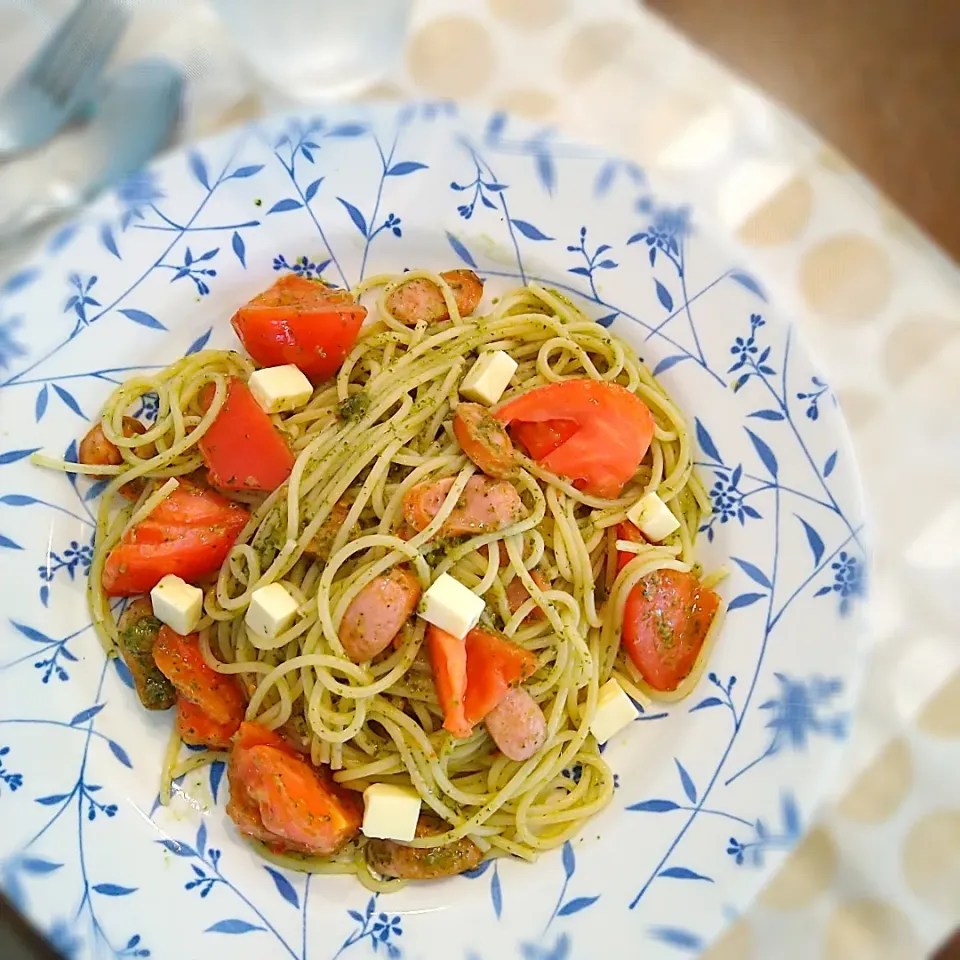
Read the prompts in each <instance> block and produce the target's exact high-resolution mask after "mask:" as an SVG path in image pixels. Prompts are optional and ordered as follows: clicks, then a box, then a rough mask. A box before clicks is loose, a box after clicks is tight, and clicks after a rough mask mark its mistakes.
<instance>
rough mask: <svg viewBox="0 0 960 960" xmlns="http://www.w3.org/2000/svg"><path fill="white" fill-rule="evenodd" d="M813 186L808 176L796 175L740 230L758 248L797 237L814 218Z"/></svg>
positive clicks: (744, 237)
mask: <svg viewBox="0 0 960 960" xmlns="http://www.w3.org/2000/svg"><path fill="white" fill-rule="evenodd" d="M812 210H813V188H812V187H811V186H810V181H809V180H807V179H806V177H794V178H793V179H792V180H790V181H789V182H788V183H786V184H784V186H783V187H782V188H781V189H780V190H778V191H777V192H776V193H775V194H774V195H773V196H772V197H771V198H770V199H769V200H767V202H766V203H764V204H763V206H761V207H760V208H759V209H758V210H757V211H756V212H755V213H753V214H751V215H750V217H748V218H747V220H746V222H745V223H744V224H743V225H742V226H741V227H740V229H739V230H738V231H737V235H738V236H739V237H740V239H741V240H742V241H743V242H744V243H747V244H750V245H751V246H755V247H769V246H772V245H773V244H776V243H788V242H789V241H790V240H794V239H796V238H797V237H798V236H799V235H800V232H801V231H802V230H803V228H804V227H805V226H806V225H807V221H808V220H809V219H810V212H811V211H812Z"/></svg>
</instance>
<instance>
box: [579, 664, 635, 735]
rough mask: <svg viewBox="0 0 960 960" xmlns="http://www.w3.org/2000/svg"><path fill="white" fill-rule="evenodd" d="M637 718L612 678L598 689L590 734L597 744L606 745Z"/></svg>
mask: <svg viewBox="0 0 960 960" xmlns="http://www.w3.org/2000/svg"><path fill="white" fill-rule="evenodd" d="M636 718H637V708H636V707H635V706H634V705H633V701H632V700H631V699H630V698H629V697H628V696H627V695H626V694H625V693H624V692H623V687H621V686H620V684H619V683H617V681H616V680H614V679H613V678H612V677H611V678H610V679H609V680H608V681H607V682H606V683H605V684H604V685H603V686H602V687H601V688H600V696H599V697H598V699H597V712H596V713H595V714H594V715H593V722H592V723H591V724H590V732H591V733H592V734H593V735H594V736H595V737H596V738H597V743H606V742H607V741H608V740H609V739H610V738H611V737H612V736H613V735H614V734H616V733H619V732H620V731H621V730H622V729H623V728H624V727H626V726H628V725H629V724H630V723H631V721H633V720H635V719H636Z"/></svg>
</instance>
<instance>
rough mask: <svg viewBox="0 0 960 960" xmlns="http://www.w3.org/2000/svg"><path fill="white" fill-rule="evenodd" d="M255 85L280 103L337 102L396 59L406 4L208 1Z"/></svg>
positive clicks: (376, 0)
mask: <svg viewBox="0 0 960 960" xmlns="http://www.w3.org/2000/svg"><path fill="white" fill-rule="evenodd" d="M211 3H212V5H213V7H214V8H215V9H216V11H217V14H218V15H219V17H220V19H221V21H222V22H223V24H224V26H225V27H226V29H227V31H228V32H229V33H230V35H231V36H232V38H233V40H234V41H235V42H236V44H237V45H238V47H239V48H240V49H241V51H242V52H243V55H244V56H245V57H246V59H247V61H248V62H249V63H250V65H251V66H252V68H253V69H254V71H255V72H256V73H257V74H258V75H259V77H260V79H261V80H262V81H263V82H264V83H265V84H266V85H267V86H268V87H270V88H272V90H273V91H274V92H275V93H278V94H280V95H281V96H282V97H283V98H284V99H288V100H292V101H295V102H299V103H319V102H323V101H329V100H338V99H342V98H344V97H349V96H351V95H353V94H355V93H359V92H360V91H361V90H363V89H364V88H365V87H367V86H369V85H370V84H372V83H374V82H376V81H377V80H380V79H382V78H383V77H384V76H386V75H387V74H388V73H390V72H391V70H393V68H394V67H395V66H396V65H397V63H399V61H400V58H401V56H402V54H403V45H404V40H405V38H406V32H407V22H408V20H409V17H410V6H411V0H211Z"/></svg>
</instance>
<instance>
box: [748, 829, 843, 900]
mask: <svg viewBox="0 0 960 960" xmlns="http://www.w3.org/2000/svg"><path fill="white" fill-rule="evenodd" d="M836 872H837V848H836V844H835V843H834V842H833V837H831V836H830V834H829V832H828V831H827V830H826V829H825V828H824V827H817V828H816V829H814V830H811V831H810V833H808V834H807V835H806V837H804V838H803V840H802V841H801V842H800V844H799V845H798V846H797V848H796V849H795V850H794V851H793V853H791V854H790V856H789V857H788V858H787V861H786V863H785V864H784V865H783V867H781V869H780V872H779V873H778V874H777V875H776V876H775V877H774V878H773V880H771V881H770V883H768V884H767V886H766V889H764V891H763V893H761V894H760V902H761V903H762V904H763V905H764V906H765V907H769V908H770V909H772V910H793V909H797V908H799V907H805V906H807V905H808V904H809V903H810V902H811V901H812V900H813V899H814V897H816V896H817V894H819V893H822V892H823V891H824V890H826V889H827V887H829V886H830V884H831V883H832V882H833V878H834V875H835V874H836Z"/></svg>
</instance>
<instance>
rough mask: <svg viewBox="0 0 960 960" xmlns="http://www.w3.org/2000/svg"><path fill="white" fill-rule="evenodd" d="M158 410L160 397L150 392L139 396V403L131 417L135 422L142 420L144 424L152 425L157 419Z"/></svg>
mask: <svg viewBox="0 0 960 960" xmlns="http://www.w3.org/2000/svg"><path fill="white" fill-rule="evenodd" d="M159 409H160V397H159V395H158V394H156V393H154V392H153V391H150V392H149V393H141V394H140V403H139V405H138V406H137V408H136V410H134V411H133V416H134V417H135V418H136V419H137V420H143V421H144V422H145V423H154V422H155V421H156V419H157V411H158V410H159Z"/></svg>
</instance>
